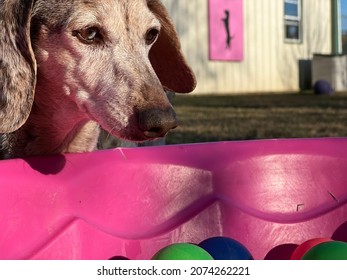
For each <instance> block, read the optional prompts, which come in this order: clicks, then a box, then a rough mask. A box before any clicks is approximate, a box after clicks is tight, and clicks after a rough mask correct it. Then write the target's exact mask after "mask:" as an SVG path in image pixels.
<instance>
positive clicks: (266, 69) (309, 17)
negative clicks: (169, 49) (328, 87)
mask: <svg viewBox="0 0 347 280" xmlns="http://www.w3.org/2000/svg"><path fill="white" fill-rule="evenodd" d="M340 1H347V0H232V1H230V0H163V3H164V4H165V6H166V7H167V9H168V10H169V13H170V15H171V16H172V18H173V20H174V22H175V25H176V27H177V30H178V32H179V34H180V37H181V42H182V47H183V51H184V53H185V55H186V57H187V59H188V62H189V63H190V65H191V66H192V68H193V70H194V71H195V73H196V76H197V80H198V86H197V89H196V91H195V92H196V93H201V94H205V93H216V94H224V93H228V94H229V93H250V92H288V91H299V90H300V89H308V88H310V86H311V85H312V83H313V82H314V81H313V79H314V77H313V78H312V75H311V72H312V71H311V64H312V63H311V62H312V59H313V58H314V55H315V54H321V55H331V54H333V53H334V54H338V53H339V52H341V50H342V42H341V39H340V37H341V36H340V33H341V28H340V27H341V26H340V24H339V22H340V14H339V13H340V10H339V5H338V4H339V3H340ZM235 2H241V4H242V6H241V8H240V9H239V8H238V9H239V10H238V11H235V10H232V7H231V10H230V11H229V10H228V12H226V10H227V9H225V7H224V8H221V10H220V11H219V12H220V21H219V20H218V22H217V23H215V24H217V25H218V24H220V28H223V27H222V26H223V24H224V27H225V22H226V20H227V17H226V15H227V16H228V17H229V12H230V17H232V13H234V15H235V12H237V13H238V14H239V15H240V14H241V17H240V18H241V20H242V23H241V24H242V27H240V26H239V27H238V30H237V31H233V30H232V26H230V32H229V33H228V34H230V36H229V39H232V40H233V39H235V40H236V39H239V40H242V42H241V41H240V42H239V43H240V45H241V46H242V58H241V59H240V58H239V59H237V58H236V59H230V60H212V59H211V43H210V41H209V38H210V39H211V36H212V35H211V34H213V32H214V31H213V30H212V29H211V28H212V27H211V21H212V15H211V13H216V11H211V9H212V8H213V7H216V5H217V6H218V5H228V4H227V3H235ZM221 3H222V4H221ZM238 7H239V6H238ZM217 12H218V11H217ZM209 16H210V18H211V20H209ZM217 16H218V15H217ZM240 18H239V19H237V20H240ZM228 19H229V18H228ZM211 30H212V31H211ZM233 32H241V33H240V34H242V36H238V37H235V38H234V37H233V34H236V33H233ZM232 40H231V42H232ZM235 42H236V41H235ZM229 43H230V42H229ZM229 47H230V46H229ZM346 61H347V60H346ZM346 69H347V62H346Z"/></svg>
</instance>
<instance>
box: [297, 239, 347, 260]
mask: <svg viewBox="0 0 347 280" xmlns="http://www.w3.org/2000/svg"><path fill="white" fill-rule="evenodd" d="M302 259H303V260H347V243H345V242H341V241H331V242H324V243H320V244H318V245H316V246H314V247H312V248H311V249H310V250H309V251H307V253H306V254H305V255H304V256H303V257H302Z"/></svg>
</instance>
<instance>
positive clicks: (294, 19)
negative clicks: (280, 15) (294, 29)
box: [283, 0, 302, 43]
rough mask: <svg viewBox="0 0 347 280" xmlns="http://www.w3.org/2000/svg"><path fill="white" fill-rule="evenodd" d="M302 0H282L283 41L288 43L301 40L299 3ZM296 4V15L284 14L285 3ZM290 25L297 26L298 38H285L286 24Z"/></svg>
mask: <svg viewBox="0 0 347 280" xmlns="http://www.w3.org/2000/svg"><path fill="white" fill-rule="evenodd" d="M301 2H302V0H284V2H283V3H284V6H283V10H284V40H285V42H288V43H301V42H302V24H301V23H302V11H301V9H302V8H301V7H302V6H301V5H302V3H301ZM286 3H289V4H296V5H297V7H298V15H297V16H293V15H286V9H285V4H286ZM288 25H292V26H298V32H299V38H287V32H286V31H287V26H288Z"/></svg>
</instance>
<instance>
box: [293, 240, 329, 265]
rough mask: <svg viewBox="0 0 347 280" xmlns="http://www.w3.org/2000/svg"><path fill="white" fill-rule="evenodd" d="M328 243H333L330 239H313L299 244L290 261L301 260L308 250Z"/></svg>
mask: <svg viewBox="0 0 347 280" xmlns="http://www.w3.org/2000/svg"><path fill="white" fill-rule="evenodd" d="M330 241H333V240H331V239H330V238H313V239H310V240H307V241H305V242H304V243H302V244H300V245H299V246H298V247H296V249H295V250H294V252H293V253H292V255H291V257H290V259H291V260H301V259H302V257H303V256H304V255H305V254H306V252H307V251H308V250H310V249H311V248H312V247H314V246H316V245H318V244H320V243H324V242H330Z"/></svg>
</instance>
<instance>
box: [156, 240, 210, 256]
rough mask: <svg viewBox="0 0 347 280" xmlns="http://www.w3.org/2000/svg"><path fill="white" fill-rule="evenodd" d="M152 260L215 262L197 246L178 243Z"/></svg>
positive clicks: (163, 250)
mask: <svg viewBox="0 0 347 280" xmlns="http://www.w3.org/2000/svg"><path fill="white" fill-rule="evenodd" d="M152 260H213V258H212V257H211V255H210V254H209V253H208V252H206V251H205V250H204V249H202V248H200V247H199V246H197V245H194V244H190V243H176V244H172V245H169V246H166V247H164V248H163V249H161V250H160V251H158V252H157V253H156V254H155V255H154V256H153V257H152Z"/></svg>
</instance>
